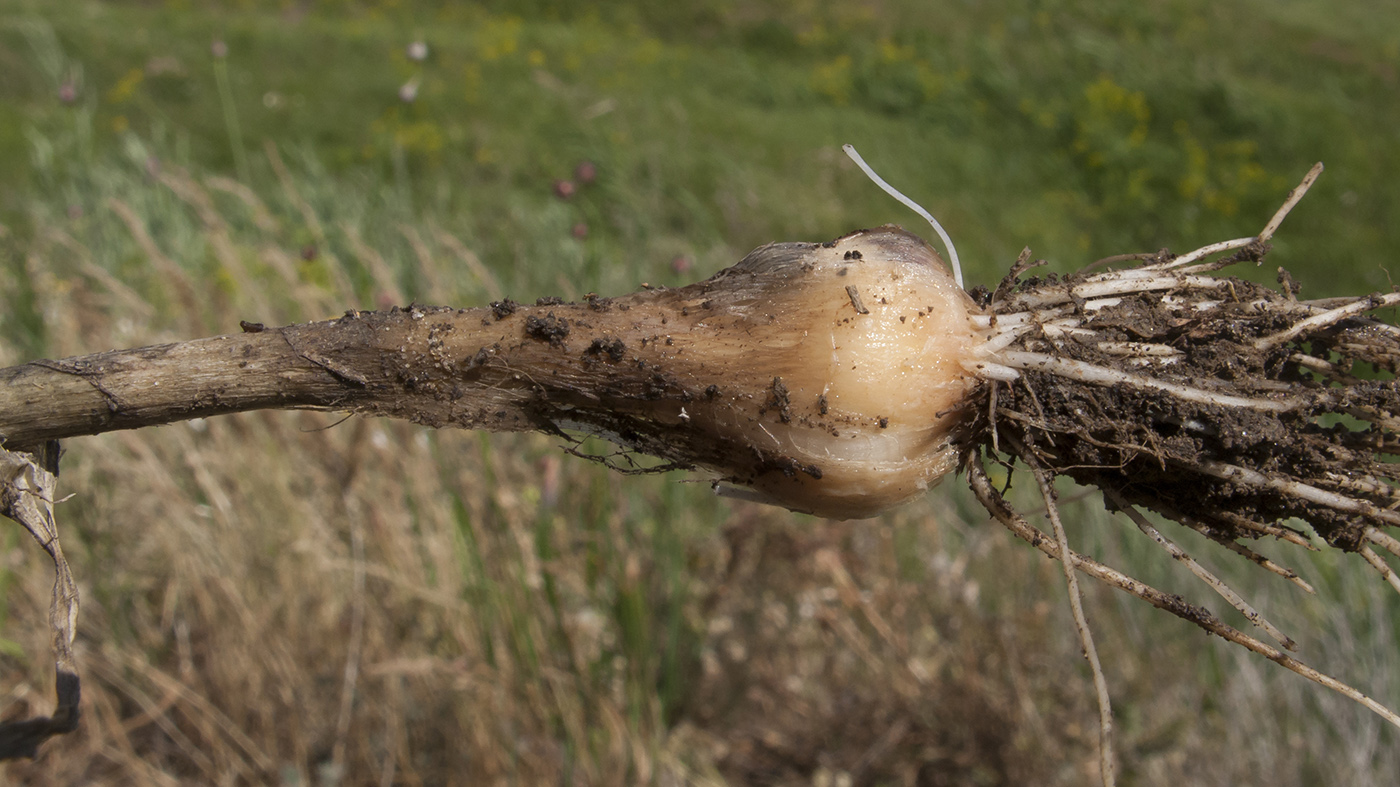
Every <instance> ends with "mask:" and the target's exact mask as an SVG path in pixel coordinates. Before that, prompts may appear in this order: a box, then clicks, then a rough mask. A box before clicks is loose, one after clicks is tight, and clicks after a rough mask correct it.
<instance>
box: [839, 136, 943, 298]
mask: <svg viewBox="0 0 1400 787" xmlns="http://www.w3.org/2000/svg"><path fill="white" fill-rule="evenodd" d="M841 149H842V150H844V151H846V155H847V156H850V157H851V161H854V162H855V163H856V166H857V167H860V171H861V172H864V173H865V176H866V177H867V178H870V179H871V180H873V181H874V182H875V185H877V186H879V187H880V188H882V189H884V191H885V193H886V194H888V195H890V196H891V197H894V198H895V199H897V200H899V201H900V203H902V204H903V205H904V207H906V208H908V209H910V210H912V211H914V212H915V213H917V214H919V215H920V216H923V217H924V219H925V220H926V221H928V223H929V224H932V225H933V229H934V231H935V232H937V233H938V237H940V238H942V239H943V245H944V246H945V247H947V249H948V264H949V265H951V266H953V280H954V281H956V282H957V283H958V286H959V287H962V286H963V276H962V264H961V263H960V262H958V249H957V247H956V246H954V245H953V239H952V238H950V237H948V233H947V232H945V231H944V230H943V225H942V224H939V223H938V219H935V218H934V217H933V214H932V213H929V212H928V211H926V210H924V208H923V206H921V205H920V204H919V203H917V202H915V201H914V200H912V199H909V198H908V197H906V196H904V195H903V194H901V193H899V190H898V189H896V188H895V187H894V186H891V185H890V184H888V183H886V182H885V179H884V178H882V177H880V176H879V175H877V174H875V170H873V169H871V168H870V165H869V164H866V163H865V159H863V158H861V157H860V154H859V153H857V152H856V147H855V145H852V144H849V143H847V144H845V145H842V146H841Z"/></svg>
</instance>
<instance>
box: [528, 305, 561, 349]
mask: <svg viewBox="0 0 1400 787" xmlns="http://www.w3.org/2000/svg"><path fill="white" fill-rule="evenodd" d="M525 335H526V336H529V337H530V338H531V339H538V340H540V341H543V342H549V343H550V344H551V345H552V346H554V347H562V346H563V345H564V339H565V338H566V337H567V336H568V335H569V321H568V320H565V319H564V318H562V317H555V316H554V312H550V313H549V314H547V315H545V316H544V317H536V316H534V315H530V316H529V317H527V318H525Z"/></svg>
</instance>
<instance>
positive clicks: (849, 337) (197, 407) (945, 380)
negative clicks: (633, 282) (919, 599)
mask: <svg viewBox="0 0 1400 787" xmlns="http://www.w3.org/2000/svg"><path fill="white" fill-rule="evenodd" d="M976 310H977V309H976V306H975V305H974V304H973V303H972V301H971V299H970V298H969V297H968V296H967V294H966V293H965V292H963V290H962V289H961V288H959V287H957V286H956V284H955V283H954V282H953V279H952V277H951V275H950V274H949V273H948V271H947V268H946V267H945V266H944V264H943V262H942V260H941V259H940V258H939V256H938V254H937V253H936V252H935V251H934V250H933V249H932V248H931V247H930V246H928V244H926V243H925V242H924V241H923V240H922V239H920V238H918V237H917V236H915V235H912V234H910V233H907V232H905V231H903V230H901V229H898V228H896V227H881V228H878V229H874V230H865V231H860V232H855V233H852V234H849V235H846V236H843V237H841V238H838V239H837V240H835V241H832V242H830V243H824V244H815V243H778V244H770V245H767V246H763V247H760V248H758V249H756V250H754V251H753V252H752V253H750V254H749V255H748V256H747V257H745V258H744V259H743V260H742V261H741V262H739V263H738V264H737V265H735V266H733V267H731V268H729V269H727V270H724V271H722V272H720V273H719V274H717V275H715V276H714V277H712V278H710V279H708V280H706V281H703V282H699V283H697V284H693V285H690V286H688V287H682V288H677V289H650V290H643V291H641V292H637V293H634V294H631V295H627V296H623V297H618V298H593V297H590V298H589V299H588V300H586V301H585V302H582V303H561V302H552V301H551V300H550V299H543V300H542V301H541V302H540V303H538V304H536V305H533V306H523V305H519V304H515V303H512V302H509V301H504V302H500V303H495V304H492V305H491V306H489V307H483V308H475V309H450V308H430V307H417V306H411V307H408V308H406V309H392V310H389V311H385V312H348V313H347V314H346V315H345V316H343V317H341V318H339V319H336V320H330V321H325V322H316V323H308V324H302V325H292V326H287V327H283V328H268V329H263V330H258V328H259V327H260V326H252V327H253V329H254V332H249V333H243V334H237V335H231V336H218V337H213V338H208V339H199V340H195V341H190V342H181V343H176V344H168V345H162V346H157V347H147V348H142V349H136V350H120V351H113V352H107V353H99V354H96V355H89V356H83V357H78V358H69V359H65V360H60V361H35V362H33V363H29V364H25V365H22V366H17V367H12V368H9V369H3V370H0V438H3V441H4V444H5V445H7V446H9V447H23V446H25V445H32V444H35V443H38V442H40V441H43V440H48V439H57V438H64V437H71V436H76V435H84V434H96V433H100V432H106V431H112V430H116V429H130V428H138V427H142V426H149V425H153V424H159V423H168V422H171V421H178V420H185V419H191V418H200V417H205V416H210V415H217V414H221V413H230V412H239V411H244V410H253V409H266V408H275V409H322V410H338V411H345V412H352V413H357V414H362V415H382V416H391V417H397V418H406V419H408V420H411V421H414V422H417V423H422V424H427V425H430V426H435V427H441V426H456V427H461V428H468V429H485V430H491V431H523V430H539V431H545V432H551V433H560V432H563V431H565V430H568V431H580V432H584V433H590V434H597V435H601V436H604V437H607V438H609V439H611V440H613V441H614V442H617V443H619V444H620V445H622V446H624V447H626V448H628V449H632V450H635V451H637V452H640V453H645V454H649V455H652V456H656V457H660V458H661V459H663V460H667V461H669V462H672V463H675V464H677V465H681V466H687V467H697V468H702V469H704V470H707V471H709V472H711V473H712V474H713V475H714V476H715V477H716V478H717V479H718V480H719V481H721V482H723V483H725V484H728V485H733V486H736V487H739V488H741V489H743V490H744V492H743V494H745V495H747V496H752V497H755V498H757V499H760V500H764V501H766V502H772V503H776V504H779V505H782V506H785V507H787V508H790V509H793V510H797V511H805V512H809V513H814V514H819V515H823V516H831V517H840V518H855V517H865V516H872V515H874V514H876V513H878V512H880V511H882V510H884V509H886V508H889V507H891V506H893V505H896V504H898V503H901V502H904V501H905V500H908V499H909V498H911V497H914V496H916V495H918V494H920V493H922V492H923V491H924V490H926V489H927V488H928V487H929V486H930V485H931V484H932V483H934V482H935V481H936V480H937V479H938V478H940V477H941V476H943V475H944V474H946V473H947V472H948V471H950V470H952V469H954V467H955V466H956V464H957V447H956V445H955V443H957V441H958V439H959V437H960V436H961V435H960V430H959V426H960V425H962V424H963V423H965V421H966V420H967V419H966V418H965V413H964V410H963V409H962V408H961V405H963V404H964V403H965V401H966V399H967V397H968V396H969V394H970V393H971V391H972V390H973V389H974V387H975V386H976V380H975V379H974V378H973V377H972V376H971V375H970V374H969V373H967V372H966V371H964V366H965V364H964V362H965V361H968V360H969V359H970V358H971V351H972V348H973V347H974V346H975V345H976V344H977V343H978V341H977V339H976V338H975V337H976V334H975V332H974V330H973V326H972V322H971V318H970V314H971V313H972V312H974V311H976Z"/></svg>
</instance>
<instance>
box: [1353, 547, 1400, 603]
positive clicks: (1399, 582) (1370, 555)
mask: <svg viewBox="0 0 1400 787" xmlns="http://www.w3.org/2000/svg"><path fill="white" fill-rule="evenodd" d="M1357 552H1358V553H1360V554H1361V557H1363V558H1365V560H1366V562H1367V563H1370V564H1371V567H1372V568H1374V569H1375V570H1376V571H1377V572H1379V573H1380V575H1381V576H1382V577H1384V578H1385V581H1386V582H1388V583H1390V586H1391V587H1393V588H1395V592H1396V593H1400V575H1397V574H1396V573H1395V569H1393V568H1391V567H1390V564H1389V563H1386V562H1385V560H1383V559H1382V558H1381V556H1380V555H1377V554H1376V550H1374V549H1372V548H1370V547H1368V546H1363V547H1361V548H1360V549H1358V550H1357Z"/></svg>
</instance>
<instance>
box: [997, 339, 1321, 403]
mask: <svg viewBox="0 0 1400 787" xmlns="http://www.w3.org/2000/svg"><path fill="white" fill-rule="evenodd" d="M997 360H998V361H1000V362H1001V363H1002V364H1003V365H1005V366H1009V367H1012V368H1014V369H1028V370H1034V371H1040V372H1049V373H1051V374H1055V375H1059V376H1060V377H1064V378H1067V379H1071V380H1078V381H1080V382H1084V383H1090V384H1092V385H1131V386H1133V387H1136V388H1151V389H1155V390H1159V391H1165V392H1167V393H1170V394H1172V395H1173V396H1177V397H1180V398H1181V399H1185V400H1187V401H1191V402H1197V403H1200V404H1208V405H1219V406H1221V407H1240V408H1246V409H1251V410H1260V411H1263V412H1271V413H1281V412H1287V411H1289V410H1296V409H1297V408H1299V407H1301V406H1302V405H1303V401H1302V400H1300V399H1296V398H1288V399H1247V398H1245V397H1242V396H1233V395H1230V394H1223V393H1215V392H1213V391H1205V390H1202V389H1200V388H1192V387H1190V386H1186V385H1180V384H1178V383H1170V382H1167V381H1165V380H1158V379H1156V378H1154V377H1144V376H1142V375H1135V374H1128V373H1127V372H1121V371H1118V370H1117V369H1109V368H1106V367H1103V366H1095V365H1093V364H1090V363H1085V362H1084V361H1076V360H1073V359H1070V358H1059V357H1057V356H1054V355H1048V354H1046V353H1035V352H1024V351H1009V352H1004V353H1001V355H999V356H998V358H997Z"/></svg>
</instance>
